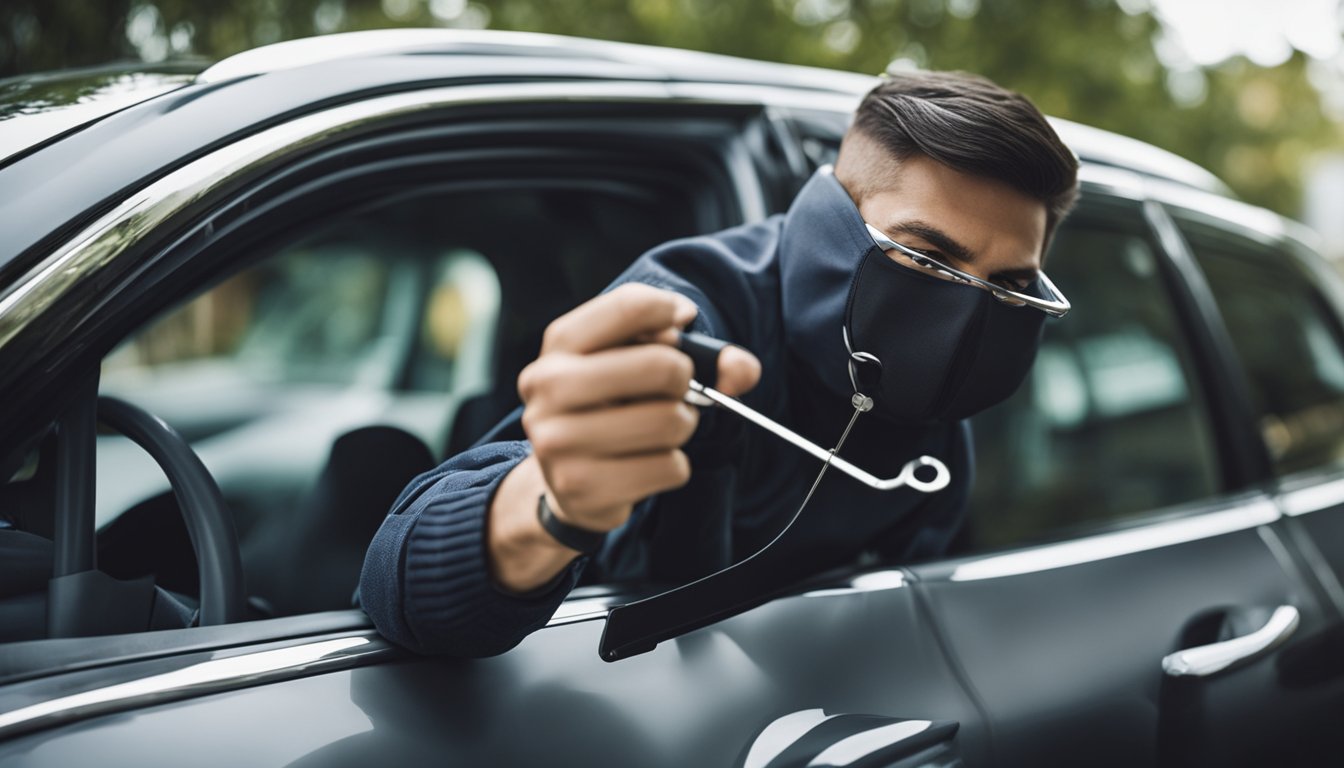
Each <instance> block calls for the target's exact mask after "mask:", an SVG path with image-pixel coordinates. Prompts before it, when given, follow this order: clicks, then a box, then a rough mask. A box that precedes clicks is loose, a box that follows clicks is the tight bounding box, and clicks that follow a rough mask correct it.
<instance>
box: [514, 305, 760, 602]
mask: <svg viewBox="0 0 1344 768" xmlns="http://www.w3.org/2000/svg"><path fill="white" fill-rule="evenodd" d="M695 315H696V307H695V304H693V303H692V302H691V301H690V300H689V299H687V298H685V297H683V296H681V295H680V294H677V293H673V292H671V291H664V290H660V289H657V288H653V287H651V286H647V285H642V284H638V283H631V284H627V285H622V286H620V287H618V288H616V289H615V290H613V291H611V292H610V293H607V294H604V295H602V296H599V297H597V298H595V299H593V300H592V301H589V302H587V303H585V304H582V305H580V306H579V307H577V308H575V309H574V310H573V311H571V312H569V313H568V314H565V315H563V316H561V317H560V318H558V319H556V320H555V321H554V322H553V323H551V324H550V326H548V327H547V329H546V334H545V336H544V338H543V340H542V347H541V355H540V357H538V358H537V359H536V360H535V361H533V362H532V363H531V364H530V365H528V366H527V368H525V369H523V372H522V374H521V375H520V376H519V377H518V392H519V394H520V395H521V396H522V399H523V403H524V409H523V429H524V430H525V431H526V432H527V436H528V439H529V440H531V442H532V455H531V456H530V457H528V458H527V459H526V460H524V461H523V462H522V463H521V464H519V465H518V466H517V467H515V468H514V469H513V471H511V472H510V473H509V474H508V476H507V477H505V478H504V480H503V481H502V482H501V483H500V486H499V490H498V491H497V492H496V494H495V498H494V501H493V503H492V504H491V506H490V523H489V533H488V540H489V544H488V549H489V553H490V561H491V571H492V574H493V576H494V578H495V580H496V581H497V582H498V583H499V584H500V585H502V586H503V587H505V588H506V589H509V590H512V591H516V592H525V591H528V590H531V589H535V588H536V587H539V586H541V585H543V584H545V583H546V582H548V581H550V580H551V578H553V577H554V576H555V574H557V573H559V572H560V571H561V570H562V569H563V568H564V567H565V565H567V564H568V563H569V561H570V560H572V559H573V558H574V557H575V556H576V555H577V554H578V553H577V552H575V551H574V550H572V549H569V548H568V547H565V546H564V545H562V544H560V543H559V542H557V541H555V540H554V539H553V538H551V536H550V534H548V533H546V531H545V530H544V529H543V528H542V527H541V525H540V523H539V522H538V521H537V515H536V510H537V499H538V497H539V496H540V495H541V494H542V493H545V494H547V502H548V503H549V504H550V506H551V509H552V511H553V512H554V514H555V516H556V517H557V518H559V519H560V520H562V521H564V522H566V523H569V524H570V525H574V526H578V527H580V528H586V529H589V530H592V531H610V530H612V529H614V528H617V527H619V526H621V525H622V524H623V523H625V521H626V519H628V518H629V517H630V511H631V509H632V507H633V506H634V504H635V503H636V502H638V501H640V500H642V499H644V498H647V497H649V496H652V495H654V494H656V493H660V492H663V491H667V490H671V489H673V488H678V487H680V486H682V485H684V484H685V483H686V481H687V480H689V479H690V474H691V469H690V462H689V461H688V460H687V458H686V454H685V453H683V452H682V451H681V446H682V445H683V444H684V443H685V442H686V441H687V440H688V439H690V437H691V434H692V433H693V432H694V431H695V427H696V424H697V423H698V421H699V413H698V412H697V411H696V409H695V408H694V407H693V406H690V405H687V404H686V403H684V402H682V399H681V398H682V395H684V394H685V393H686V390H687V387H688V385H689V382H690V380H691V371H692V364H691V360H690V358H689V357H687V356H686V355H684V354H682V353H681V352H679V351H677V350H676V349H674V348H673V347H672V346H671V345H673V344H675V343H676V338H677V332H678V331H679V330H680V329H681V328H683V327H685V326H686V324H687V323H689V322H690V321H691V320H693V319H694V318H695ZM760 371H761V367H760V363H759V362H758V361H757V360H756V358H755V357H754V356H752V355H751V354H750V353H748V352H746V351H745V350H743V349H741V348H739V347H726V348H725V349H724V350H723V351H722V352H721V353H720V354H719V381H718V386H717V387H716V389H719V390H721V391H723V392H725V393H727V394H730V395H738V394H741V393H743V392H746V391H747V390H749V389H751V388H752V387H754V386H755V385H756V382H757V380H758V379H759V378H760Z"/></svg>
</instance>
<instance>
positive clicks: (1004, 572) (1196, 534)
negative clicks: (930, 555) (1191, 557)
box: [948, 498, 1280, 581]
mask: <svg viewBox="0 0 1344 768" xmlns="http://www.w3.org/2000/svg"><path fill="white" fill-rule="evenodd" d="M1279 517H1280V514H1279V508H1278V507H1277V506H1275V505H1274V503H1273V502H1271V501H1269V499H1267V498H1256V499H1255V500H1254V501H1251V502H1249V503H1247V504H1244V505H1241V506H1238V507H1235V508H1233V509H1226V510H1223V511H1220V512H1209V513H1206V514H1201V515H1194V516H1191V517H1185V518H1179V519H1176V520H1168V521H1164V522H1158V523H1153V524H1151V525H1145V526H1143V527H1141V528H1133V529H1130V530H1124V531H1115V532H1112V533H1102V534H1097V535H1095V536H1088V537H1085V538H1081V539H1074V540H1072V541H1066V542H1061V543H1059V544H1046V545H1043V546H1039V547H1032V548H1030V549H1023V550H1019V551H1017V552H1010V553H1008V554H1004V555H992V556H989V557H984V558H979V559H976V560H971V561H969V562H964V563H960V564H958V565H957V566H956V568H955V569H954V570H953V571H952V574H951V576H949V577H948V580H950V581H980V580H983V579H998V578H1003V577H1004V576H1017V575H1020V574H1024V573H1037V572H1040V571H1048V570H1053V569H1055V568H1065V567H1068V566H1071V565H1081V564H1083V563H1090V562H1095V561H1097V560H1107V559H1110V558H1113V557H1121V556H1124V555H1132V554H1135V553H1138V552H1146V551H1148V550H1152V549H1159V548H1161V547H1169V546H1173V545H1176V544H1184V543H1186V542H1189V541H1196V540H1199V539H1206V538H1210V537H1213V536H1221V535H1223V534H1227V533H1235V532H1237V531H1244V530H1248V529H1251V528H1256V527H1258V526H1261V525H1269V524H1270V523H1273V522H1274V521H1276V520H1278V519H1279Z"/></svg>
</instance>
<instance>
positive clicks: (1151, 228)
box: [0, 31, 1344, 768]
mask: <svg viewBox="0 0 1344 768" xmlns="http://www.w3.org/2000/svg"><path fill="white" fill-rule="evenodd" d="M874 82H875V80H874V79H873V78H870V77H866V76H860V75H855V74H848V73H840V72H830V71H824V70H816V69H807V68H800V67H791V66H784V65H776V64H767V63H761V62H751V61H743V60H738V59H731V58H725V57H719V56H711V55H707V54H699V53H690V52H684V51H672V50H664V49H657V48H649V47H641V46H630V45H620V44H613V43H599V42H594V41H587V40H577V39H566V38H557V37H546V36H535V35H522V34H509V33H492V32H481V33H467V32H452V31H392V32H369V33H356V34H351V35H338V36H332V37H325V38H316V39H312V40H303V41H295V42H289V43H281V44H278V45H275V46H269V47H266V48H262V49H258V50H256V51H251V52H248V53H244V54H241V55H239V56H236V57H233V58H230V59H227V60H225V61H223V62H220V63H218V64H215V65H213V66H210V67H208V68H205V69H204V70H201V69H200V68H199V67H194V66H191V65H173V66H160V67H157V68H155V67H142V68H137V69H125V68H110V69H103V70H96V71H83V72H70V73H57V74H53V75H46V76H35V77H27V78H20V79H15V80H9V81H3V82H0V232H3V233H4V237H3V239H0V478H2V479H3V485H0V766H60V767H62V768H65V767H67V766H73V765H92V764H98V765H136V766H142V765H228V766H233V765H255V766H262V765H291V766H307V765H324V766H326V765H361V766H362V765H370V764H378V765H412V764H428V763H433V764H436V765H438V764H460V765H515V764H517V765H553V764H554V765H587V766H591V765H604V766H605V765H613V766H617V765H619V766H634V765H639V766H645V765H647V766H692V765H695V766H711V765H740V766H749V767H751V768H759V767H761V766H772V767H774V766H785V765H798V766H803V765H865V766H866V765H882V766H915V765H937V766H950V765H962V764H965V765H1031V764H1038V765H1039V764H1048V765H1153V764H1165V765H1201V764H1204V765H1232V764H1273V765H1280V764H1292V763H1300V764H1327V763H1332V762H1335V761H1337V760H1338V759H1339V757H1338V755H1339V754H1340V752H1339V750H1340V743H1341V739H1340V737H1339V736H1338V735H1337V728H1336V727H1335V725H1334V724H1335V723H1337V722H1338V720H1339V718H1340V717H1341V715H1344V706H1342V705H1344V676H1341V672H1344V665H1341V663H1340V662H1339V659H1340V658H1341V657H1342V656H1344V654H1341V651H1344V630H1342V629H1341V627H1344V624H1341V611H1344V588H1341V585H1340V580H1339V573H1340V569H1341V568H1344V535H1342V533H1344V532H1342V530H1341V529H1344V465H1342V463H1341V462H1344V326H1342V325H1341V308H1344V292H1342V288H1344V284H1341V281H1340V279H1339V277H1338V276H1337V275H1336V273H1335V272H1334V271H1333V269H1332V267H1331V265H1329V264H1327V263H1325V262H1324V261H1323V260H1322V259H1321V258H1320V257H1319V256H1317V255H1316V254H1315V253H1314V251H1313V249H1312V246H1311V245H1310V243H1311V236H1310V234H1309V233H1307V232H1305V231H1304V230H1302V229H1301V228H1299V227H1298V226H1297V225H1295V224H1293V223H1291V222H1288V221H1285V220H1283V219H1281V218H1279V217H1277V216H1275V215H1273V214H1270V213H1268V212H1266V211H1263V210H1258V209H1254V208H1251V207H1249V206H1246V205H1244V204H1242V203H1239V202H1236V201H1234V200H1233V199H1232V198H1231V197H1230V196H1229V195H1228V193H1227V192H1226V190H1225V189H1224V188H1223V186H1222V185H1221V184H1220V183H1219V182H1218V181H1217V179H1215V178H1214V177H1212V176H1211V175H1210V174H1208V173H1207V172H1205V171H1203V170H1202V169H1200V168H1198V167H1196V166H1193V165H1191V164H1190V163H1187V162H1185V161H1183V160H1181V159H1179V158H1176V157H1173V156H1171V155H1169V154H1167V153H1164V152H1162V151H1160V150H1157V149H1155V148H1153V147H1150V146H1147V145H1144V144H1141V143H1138V142H1135V141H1132V140H1129V139H1125V138H1122V137H1119V136H1115V135H1113V134H1108V133H1105V132H1102V131H1098V130H1095V129H1090V128H1087V127H1084V126H1081V125H1077V124H1073V123H1067V122H1064V121H1057V122H1056V127H1057V128H1058V130H1059V132H1060V134H1061V136H1062V137H1063V138H1064V140H1065V141H1066V142H1067V143H1068V144H1069V145H1070V146H1071V147H1072V148H1073V149H1074V150H1075V151H1076V152H1077V154H1078V155H1079V157H1080V159H1081V161H1082V170H1081V178H1082V185H1083V194H1082V199H1081V202H1080V204H1079V206H1078V208H1077V210H1076V212H1075V213H1074V214H1073V215H1072V216H1071V217H1070V218H1069V219H1068V221H1066V222H1065V224H1064V225H1063V226H1062V228H1061V229H1060V231H1059V233H1058V235H1057V236H1056V238H1055V242H1054V243H1053V246H1052V249H1051V252H1050V254H1049V256H1048V265H1049V270H1050V274H1051V276H1052V277H1053V278H1054V279H1055V282H1057V283H1058V284H1059V286H1060V288H1061V289H1062V290H1063V291H1064V293H1066V294H1067V295H1068V296H1069V297H1070V299H1071V300H1072V301H1073V305H1074V309H1073V311H1072V312H1071V313H1070V315H1069V316H1068V317H1067V318H1066V319H1063V320H1061V321H1058V322H1051V323H1049V324H1048V326H1047V330H1046V336H1045V340H1044V343H1043V346H1042V349H1041V352H1040V355H1039V358H1038V362H1037V364H1036V367H1035V370H1034V373H1033V375H1032V377H1031V378H1030V379H1029V380H1028V381H1027V382H1026V383H1025V384H1024V385H1023V387H1022V388H1021V390H1020V391H1019V392H1018V393H1017V395H1015V396H1014V398H1013V399H1012V400H1010V401H1009V402H1007V403H1005V404H1003V405H1002V406H999V407H997V408H995V409H993V410H992V411H990V412H987V413H985V414H984V415H983V416H980V417H977V418H976V419H975V421H974V425H973V426H974V430H975V436H976V454H977V467H978V470H977V479H976V484H975V490H974V494H973V499H972V505H971V518H970V523H969V526H968V529H967V531H966V532H965V535H964V536H962V537H961V538H960V539H959V540H958V543H957V545H956V551H955V552H953V553H952V554H950V555H949V556H948V557H946V558H944V559H940V560H936V561H931V562H867V563H864V564H862V565H856V566H854V567H853V568H850V569H847V570H845V571H842V572H831V573H826V574H822V575H820V576H816V577H812V578H809V579H808V580H807V581H805V582H803V583H801V584H798V585H796V586H795V587H793V588H791V589H789V590H787V591H785V592H783V593H780V594H769V595H765V594H762V595H757V596H756V598H757V599H755V600H752V601H748V602H747V603H744V604H743V605H739V606H738V608H739V609H742V610H738V611H737V615H734V616H731V617H729V618H726V619H723V620H721V621H717V622H715V623H711V624H709V625H708V626H705V627H703V628H699V629H696V630H694V631H689V632H687V631H679V629H678V625H677V622H676V621H671V620H667V621H663V624H662V625H659V621H662V620H663V617H664V613H663V611H662V609H661V608H659V607H658V606H660V603H658V602H657V601H658V600H659V598H658V597H656V595H657V594H658V593H659V592H660V590H662V588H664V587H666V586H669V585H658V584H612V585H603V586H597V587H585V588H582V589H580V590H578V591H576V592H575V593H574V594H573V596H572V597H571V598H570V599H569V600H568V601H566V602H565V603H564V604H563V605H562V606H561V608H560V610H559V611H558V612H557V614H556V616H555V617H554V618H553V619H552V621H551V622H550V625H549V626H548V627H547V628H545V629H543V630H541V631H538V632H537V633H535V634H534V635H532V636H531V637H529V638H528V639H526V640H525V641H524V642H523V643H522V644H521V645H520V646H519V647H517V648H516V649H514V650H512V651H510V652H508V653H506V654H503V655H501V656H498V657H495V658H490V659H480V660H460V659H443V658H421V657H416V656H413V655H411V654H409V653H406V652H404V651H401V650H399V649H397V648H395V647H394V646H392V645H390V644H389V643H387V642H386V641H384V640H383V639H381V638H380V637H379V636H378V635H377V633H376V632H374V631H373V629H372V628H371V626H370V624H369V622H368V620H367V618H366V617H365V616H364V614H363V613H362V612H361V611H359V610H356V609H353V608H351V607H350V606H351V592H352V590H353V588H354V586H355V584H356V581H357V578H358V571H359V567H360V562H361V560H362V557H363V552H364V547H365V546H366V545H367V542H368V540H369V538H370V537H371V535H372V533H373V531H374V530H375V529H376V528H377V526H378V524H379V523H380V522H381V519H382V517H383V515H384V514H385V513H386V510H387V508H388V506H389V505H390V503H391V501H392V499H393V497H395V495H396V493H397V492H398V491H399V490H400V488H401V486H402V485H403V484H404V483H405V482H406V481H407V480H409V479H410V477H411V476H413V475H414V474H416V473H417V472H418V471H420V470H422V469H424V468H427V467H429V466H432V465H433V464H435V463H437V462H438V461H439V460H441V459H442V458H443V457H445V456H447V455H452V454H453V453H455V452H457V451H458V450H460V449H461V448H463V447H465V446H467V445H470V444H471V443H472V442H473V441H474V440H475V439H476V438H477V437H478V436H480V435H481V434H483V433H484V432H485V431H486V430H487V429H488V428H489V427H490V426H492V425H493V424H494V423H495V422H496V421H497V420H498V419H500V418H501V417H503V416H504V415H506V414H508V413H509V412H510V411H511V410H512V409H513V408H514V407H515V406H516V405H517V395H516V392H515V389H514V380H515V378H516V376H517V374H518V372H519V371H520V370H521V368H522V367H523V366H524V365H525V364H526V363H527V362H528V361H530V360H531V359H532V357H533V356H535V354H536V351H537V348H538V344H539V340H540V335H541V331H542V329H543V328H544V327H545V325H546V323H547V322H549V321H550V320H551V319H552V318H554V317H555V316H557V315H558V314H560V313H562V312H564V311H565V310H567V309H568V308H570V307H572V306H574V305H575V304H577V303H579V302H580V301H582V300H584V299H586V298H588V297H590V296H591V295H593V294H595V293H597V292H598V291H599V290H601V289H602V287H603V286H605V285H606V284H607V283H608V282H609V281H610V280H611V279H612V278H613V277H614V276H615V275H617V274H618V273H619V272H620V271H621V270H622V269H623V268H624V267H625V266H626V265H627V264H628V263H629V262H630V261H632V260H633V259H634V258H635V257H636V256H638V255H639V254H640V253H641V252H642V251H643V250H645V249H647V248H649V247H651V246H653V245H655V244H657V243H660V242H663V241H665V240H668V239H671V238H674V237H678V236H683V235H688V234H694V233H703V232H710V231H715V230H718V229H722V228H724V227H728V226H731V225H734V224H738V223H741V222H745V221H752V220H757V219H760V218H762V217H765V216H769V215H771V214H773V213H777V212H780V211H782V210H784V209H785V208H786V207H787V205H788V203H789V201H790V200H791V199H792V196H793V194H794V193H795V192H796V191H797V190H798V189H799V187H800V186H801V184H802V183H803V182H804V181H805V180H806V179H807V178H808V177H809V176H810V174H811V173H812V172H813V170H814V169H816V168H817V167H819V166H821V165H824V164H826V163H828V162H830V161H831V160H832V159H833V158H834V156H835V153H836V149H837V146H838V142H839V139H840V136H841V135H842V133H843V131H844V129H845V126H846V123H847V120H848V117H849V114H850V113H851V111H852V109H853V108H854V106H855V105H856V104H857V101H858V99H859V97H860V96H861V95H862V94H863V93H864V92H865V91H866V90H868V89H869V88H871V87H872V85H873V84H874ZM824 513H825V510H824V509H823V510H811V511H809V514H824ZM650 596H653V597H652V598H651V600H652V602H646V603H643V604H642V605H643V606H645V608H644V609H642V610H643V614H642V615H643V616H645V617H646V618H647V617H649V616H652V617H653V621H652V624H653V625H654V626H653V627H652V628H649V627H647V626H646V627H644V628H643V629H647V630H648V631H647V632H646V634H645V635H642V636H640V637H639V638H636V639H642V642H640V643H635V644H634V645H631V646H627V647H625V650H624V651H623V652H621V653H616V654H611V655H609V656H608V657H607V658H614V657H620V660H618V661H608V660H604V658H602V657H599V654H598V648H599V642H600V640H601V635H602V634H603V631H604V628H607V629H608V630H609V631H613V632H614V631H616V627H617V625H618V623H619V622H620V617H621V616H622V615H624V614H622V611H623V610H625V609H622V608H617V606H622V605H626V604H629V603H631V602H632V601H635V600H637V599H642V598H650ZM752 604H755V607H750V610H745V608H747V607H749V605H752ZM649 606H654V607H653V608H649ZM613 608H615V610H613ZM678 610H680V611H682V612H683V613H685V612H686V611H687V610H688V609H687V608H686V606H681V607H680V608H679V609H678ZM689 611H690V614H691V615H690V616H689V617H687V616H684V615H683V616H680V620H687V619H689V624H687V623H686V621H682V624H681V626H682V627H683V628H684V627H685V626H690V625H695V624H697V623H705V622H704V621H699V622H697V621H695V619H696V616H695V615H694V614H695V612H696V609H695V607H694V606H692V607H691V608H690V609H689ZM609 615H610V618H608V617H609ZM700 618H704V617H703V616H702V617H700ZM609 622H610V626H609V627H608V623H609ZM625 630H626V631H628V630H629V626H628V624H627V625H626V626H625ZM636 634H638V633H636ZM608 640H609V641H610V638H608ZM660 641H661V642H660ZM632 650H638V651H645V652H643V653H638V654H634V653H632V652H631V651H632Z"/></svg>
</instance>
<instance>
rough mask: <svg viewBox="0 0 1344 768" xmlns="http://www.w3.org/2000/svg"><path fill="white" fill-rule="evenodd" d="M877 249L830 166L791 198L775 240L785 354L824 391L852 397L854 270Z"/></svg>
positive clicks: (821, 170)
mask: <svg viewBox="0 0 1344 768" xmlns="http://www.w3.org/2000/svg"><path fill="white" fill-rule="evenodd" d="M876 247H877V245H876V244H875V243H874V242H873V240H872V238H871V237H869V236H868V232H867V230H866V229H865V228H864V223H863V217H862V216H861V215H860V214H859V209H858V207H857V206H855V205H854V201H853V200H852V199H851V198H850V196H849V193H848V192H846V191H845V188H844V187H843V186H841V184H840V182H839V181H838V180H837V179H836V178H835V174H834V173H833V171H832V168H831V166H829V165H828V166H823V167H822V168H819V169H818V170H817V172H816V173H814V174H813V175H812V178H811V179H810V180H809V181H808V182H807V184H806V185H804V187H803V189H802V191H800V192H799V193H798V196H797V197H796V198H794V201H793V205H792V206H790V207H789V211H788V213H787V214H786V215H785V219H784V227H783V231H782V233H781V236H780V246H779V270H780V284H781V289H780V294H781V296H780V298H781V309H782V315H783V322H784V336H785V341H786V344H787V346H788V348H789V351H790V353H791V354H792V355H793V356H794V357H795V358H796V359H798V360H800V361H801V362H802V363H804V365H805V366H806V367H807V368H809V369H811V370H812V371H813V372H814V373H815V374H816V376H817V378H819V379H820V381H821V382H822V384H823V385H824V386H825V387H826V389H827V390H830V391H832V392H833V393H834V394H836V395H839V396H840V397H842V398H844V401H845V402H846V403H847V402H848V400H849V395H850V394H851V385H850V382H849V368H848V361H849V351H848V350H847V349H846V347H845V340H844V327H845V323H846V320H847V311H848V306H849V299H850V294H851V292H852V291H853V286H854V278H855V276H856V275H857V274H858V270H859V265H860V264H861V263H862V262H863V259H864V257H865V256H866V255H867V254H868V252H869V251H871V250H872V249H874V248H876Z"/></svg>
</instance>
